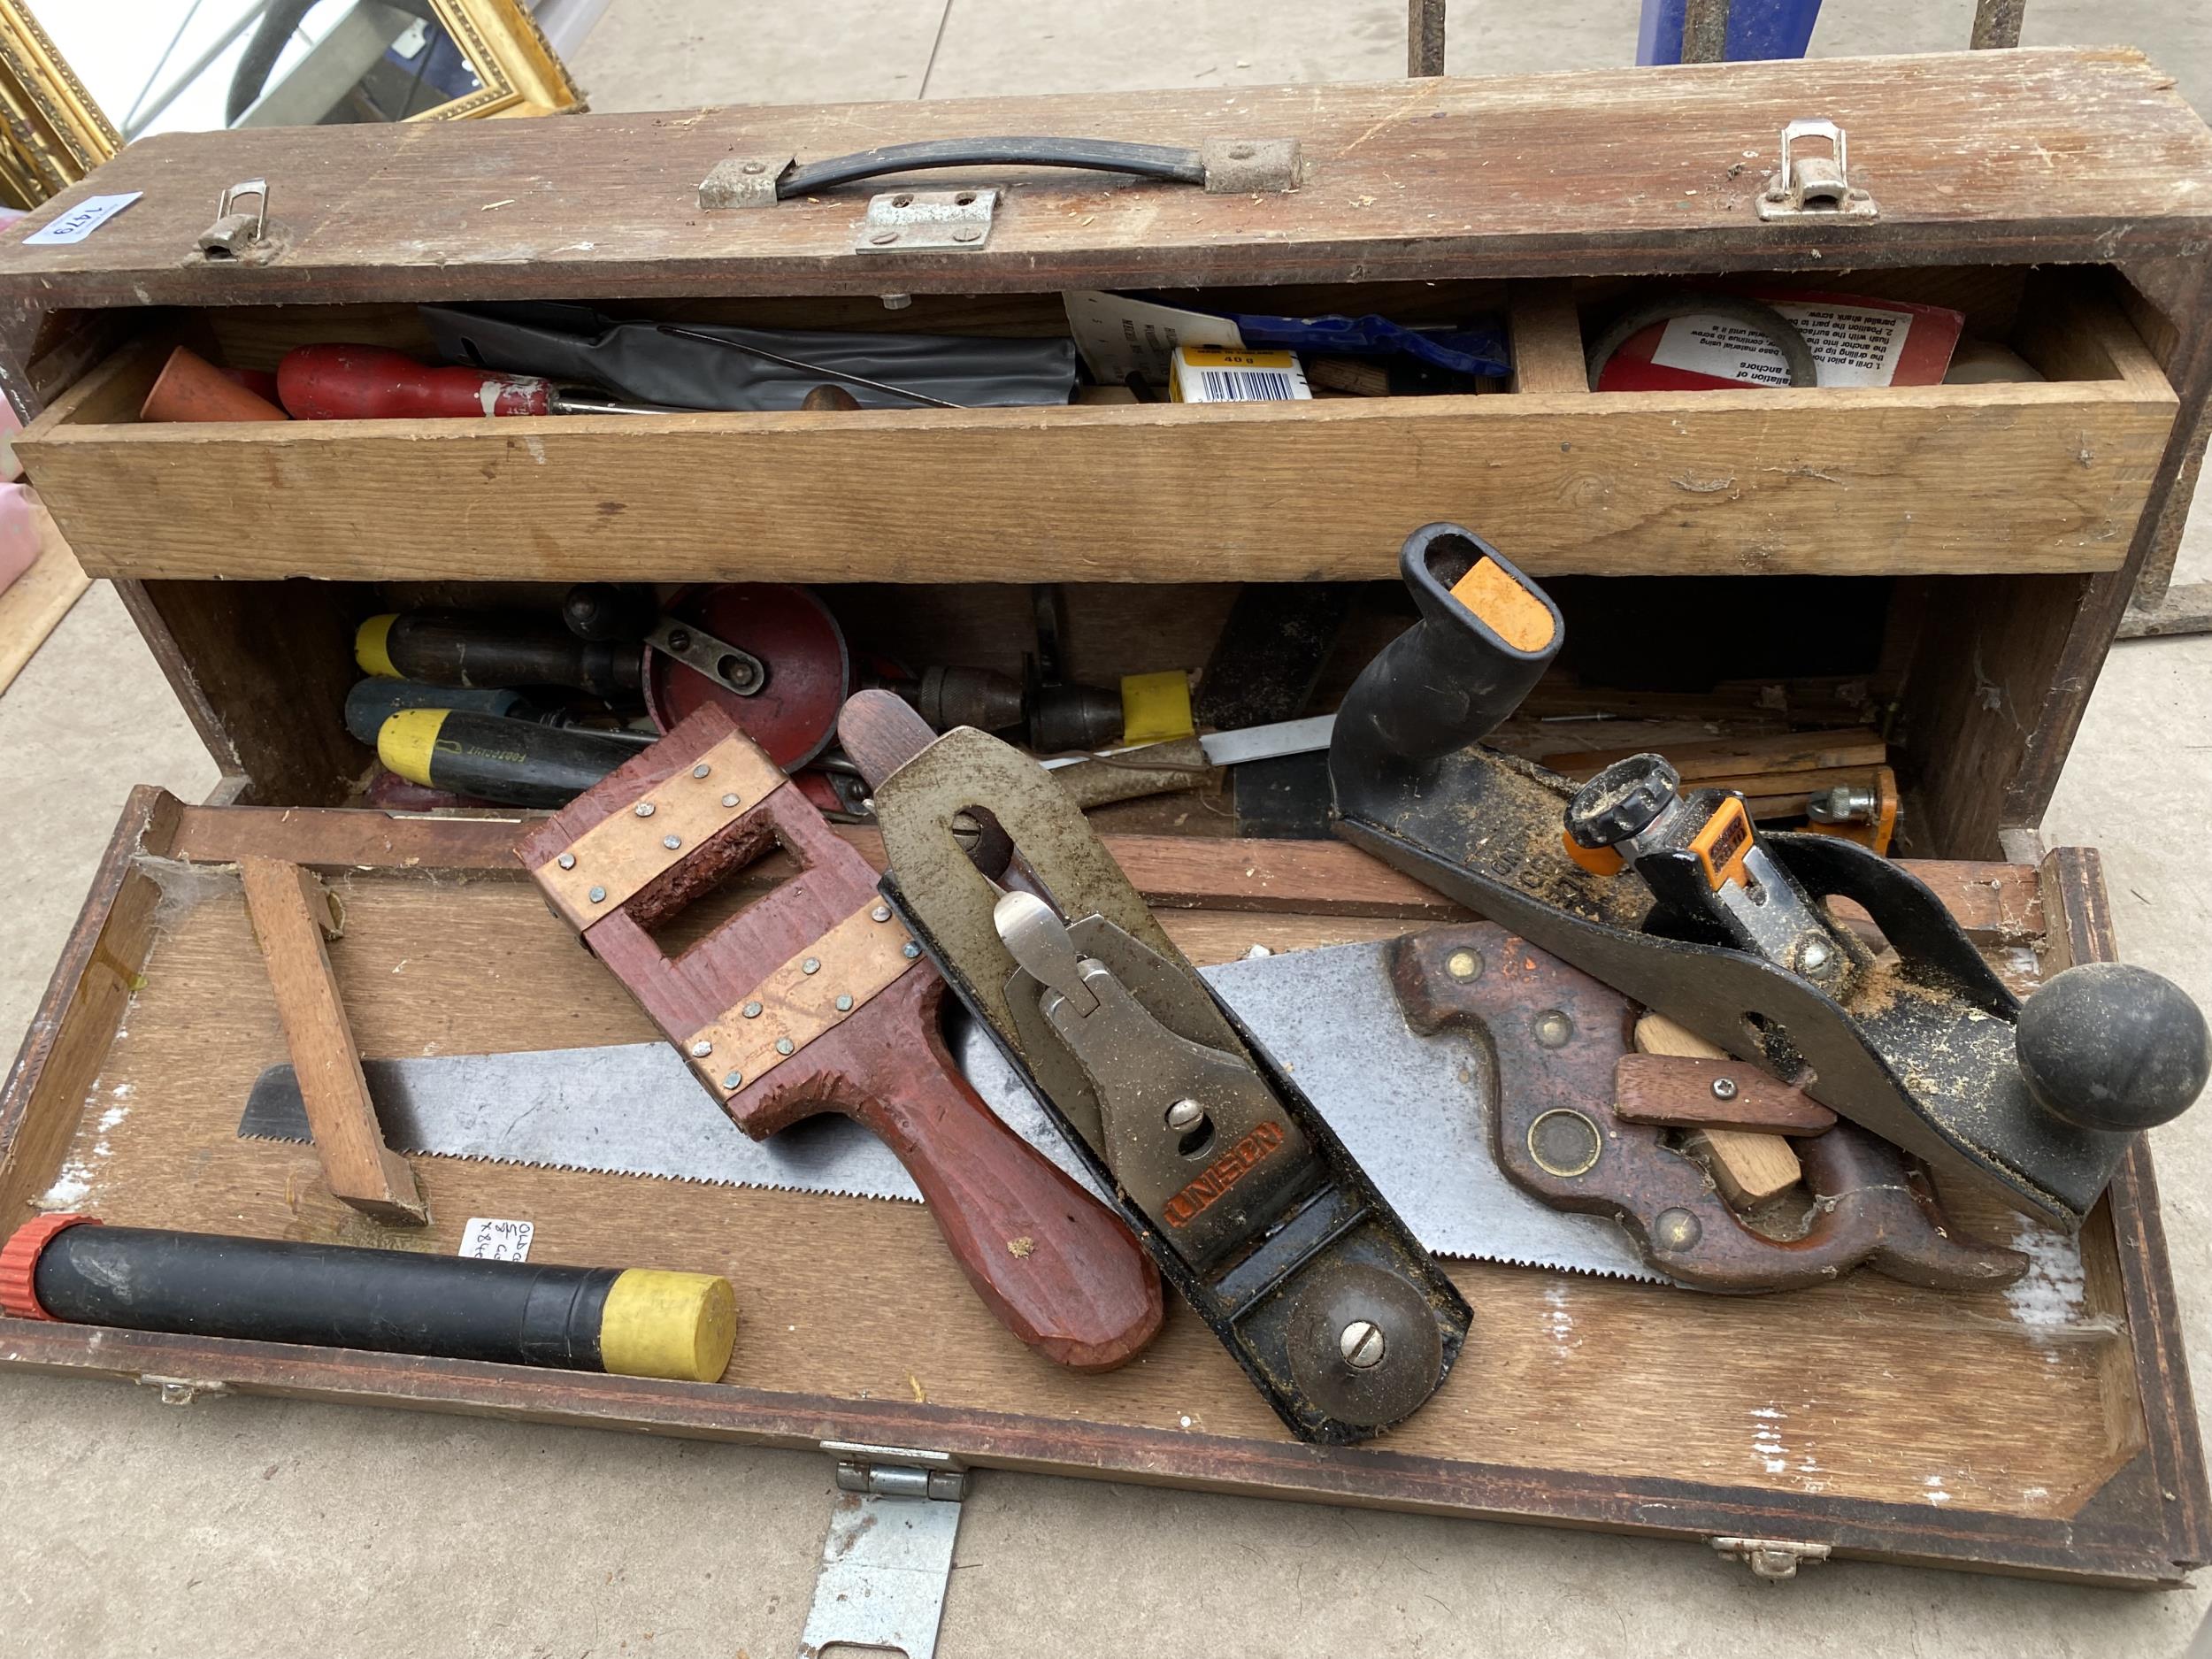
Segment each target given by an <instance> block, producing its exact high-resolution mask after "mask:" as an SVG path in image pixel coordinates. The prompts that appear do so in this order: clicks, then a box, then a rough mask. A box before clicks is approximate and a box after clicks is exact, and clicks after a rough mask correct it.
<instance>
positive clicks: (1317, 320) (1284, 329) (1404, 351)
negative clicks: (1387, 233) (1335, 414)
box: [1235, 314, 1513, 376]
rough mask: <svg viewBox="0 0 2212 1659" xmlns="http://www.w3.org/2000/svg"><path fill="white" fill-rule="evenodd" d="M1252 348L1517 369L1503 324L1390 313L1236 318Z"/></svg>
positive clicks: (1464, 369)
mask: <svg viewBox="0 0 2212 1659" xmlns="http://www.w3.org/2000/svg"><path fill="white" fill-rule="evenodd" d="M1235 322H1236V326H1237V333H1238V334H1241V335H1242V336H1243V338H1244V343H1245V344H1246V345H1248V346H1282V347H1286V348H1288V349H1291V350H1294V351H1318V352H1323V353H1333V354H1335V355H1338V356H1341V357H1398V356H1403V357H1412V358H1414V359H1416V360H1417V361H1418V362H1422V363H1426V364H1428V365H1431V366H1432V367H1435V368H1439V369H1446V370H1449V371H1450V372H1451V373H1455V374H1486V375H1492V376H1500V375H1506V374H1510V373H1512V372H1513V360H1512V355H1511V351H1510V349H1509V347H1508V346H1507V344H1506V340H1505V331H1504V330H1503V329H1502V328H1499V327H1494V326H1476V327H1471V328H1450V329H1438V328H1409V327H1407V326H1405V325H1404V324H1403V323H1394V322H1392V321H1391V320H1390V319H1388V318H1387V317H1248V316H1244V315H1242V314H1239V315H1238V316H1237V318H1236V319H1235Z"/></svg>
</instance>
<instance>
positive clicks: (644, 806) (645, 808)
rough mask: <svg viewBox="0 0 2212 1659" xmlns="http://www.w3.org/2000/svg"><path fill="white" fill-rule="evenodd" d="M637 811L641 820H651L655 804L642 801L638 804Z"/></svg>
mask: <svg viewBox="0 0 2212 1659" xmlns="http://www.w3.org/2000/svg"><path fill="white" fill-rule="evenodd" d="M636 811H637V815H638V816H639V817H640V818H651V817H652V816H653V803H651V802H650V801H641V802H639V803H637V807H636Z"/></svg>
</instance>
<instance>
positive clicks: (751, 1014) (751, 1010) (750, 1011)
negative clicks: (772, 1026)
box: [744, 1002, 760, 1019]
mask: <svg viewBox="0 0 2212 1659" xmlns="http://www.w3.org/2000/svg"><path fill="white" fill-rule="evenodd" d="M744 1013H745V1018H748V1019H758V1018H760V1004H759V1003H758V1002H748V1003H746V1004H745V1009H744Z"/></svg>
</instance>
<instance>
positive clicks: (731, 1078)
mask: <svg viewBox="0 0 2212 1659" xmlns="http://www.w3.org/2000/svg"><path fill="white" fill-rule="evenodd" d="M744 1081H745V1074H744V1073H743V1072H742V1071H726V1072H724V1073H723V1074H722V1087H724V1088H735V1087H738V1086H739V1085H740V1084H741V1083H743V1082H744Z"/></svg>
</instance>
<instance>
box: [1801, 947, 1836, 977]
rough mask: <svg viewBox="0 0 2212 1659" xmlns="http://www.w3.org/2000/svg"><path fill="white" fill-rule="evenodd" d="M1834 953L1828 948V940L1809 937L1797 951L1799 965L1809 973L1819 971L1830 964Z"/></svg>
mask: <svg viewBox="0 0 2212 1659" xmlns="http://www.w3.org/2000/svg"><path fill="white" fill-rule="evenodd" d="M1834 955H1835V952H1834V951H1832V950H1831V949H1828V945H1827V941H1824V940H1819V939H1809V940H1807V941H1805V944H1804V948H1803V949H1801V950H1800V951H1799V952H1798V953H1797V965H1798V966H1799V967H1801V968H1802V969H1804V971H1805V972H1808V973H1818V972H1820V971H1821V970H1822V969H1823V968H1824V967H1826V966H1827V965H1828V963H1829V960H1830V958H1831V957H1832V956H1834Z"/></svg>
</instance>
